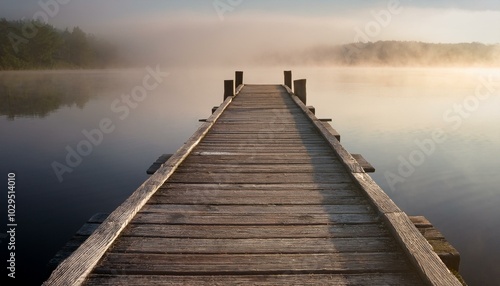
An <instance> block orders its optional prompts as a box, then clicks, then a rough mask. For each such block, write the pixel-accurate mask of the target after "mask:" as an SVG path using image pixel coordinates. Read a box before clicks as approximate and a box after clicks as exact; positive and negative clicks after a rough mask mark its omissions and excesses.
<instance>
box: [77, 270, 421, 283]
mask: <svg viewBox="0 0 500 286" xmlns="http://www.w3.org/2000/svg"><path fill="white" fill-rule="evenodd" d="M325 283H328V285H332V286H345V285H372V286H387V285H394V286H396V285H406V286H417V285H418V286H421V285H422V282H421V281H420V278H419V277H418V276H416V275H415V274H413V273H408V272H404V273H365V274H345V273H342V274H308V275H301V274H296V275H291V274H282V275H219V276H214V275H197V276H189V275H182V276H179V275H169V276H164V275H127V274H123V275H116V274H111V275H106V274H93V275H91V276H90V278H89V280H88V281H87V282H86V285H88V286H115V285H129V286H144V285H157V286H181V285H207V286H220V285H256V286H275V285H287V286H289V285H290V286H291V285H304V286H317V285H324V284H325Z"/></svg>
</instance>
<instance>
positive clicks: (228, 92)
mask: <svg viewBox="0 0 500 286" xmlns="http://www.w3.org/2000/svg"><path fill="white" fill-rule="evenodd" d="M233 85H234V80H232V79H229V80H225V81H224V100H226V98H228V97H230V96H233V95H234V86H233Z"/></svg>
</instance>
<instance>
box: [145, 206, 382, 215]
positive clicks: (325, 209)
mask: <svg viewBox="0 0 500 286" xmlns="http://www.w3.org/2000/svg"><path fill="white" fill-rule="evenodd" d="M141 212H142V213H162V214H167V213H182V214H205V213H211V214H286V213H294V214H325V213H326V214H334V213H336V214H342V213H344V214H364V213H374V211H373V209H372V208H371V207H370V206H367V205H364V204H360V205H177V204H146V205H145V206H144V207H143V208H142V209H141Z"/></svg>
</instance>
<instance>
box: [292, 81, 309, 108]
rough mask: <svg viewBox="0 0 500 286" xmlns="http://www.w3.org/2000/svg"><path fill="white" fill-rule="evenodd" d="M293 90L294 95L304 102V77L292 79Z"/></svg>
mask: <svg viewBox="0 0 500 286" xmlns="http://www.w3.org/2000/svg"><path fill="white" fill-rule="evenodd" d="M293 92H294V93H295V95H296V96H297V97H298V98H299V99H300V100H301V101H302V102H303V103H304V105H305V104H306V98H307V96H306V80H305V79H298V80H294V81H293Z"/></svg>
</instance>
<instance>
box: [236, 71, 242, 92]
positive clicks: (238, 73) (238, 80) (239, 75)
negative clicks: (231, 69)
mask: <svg viewBox="0 0 500 286" xmlns="http://www.w3.org/2000/svg"><path fill="white" fill-rule="evenodd" d="M234 77H235V80H236V81H235V83H234V88H238V86H240V84H243V72H242V71H236V72H235V73H234Z"/></svg>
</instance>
